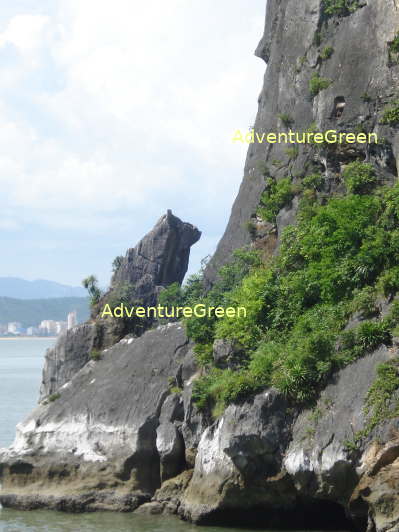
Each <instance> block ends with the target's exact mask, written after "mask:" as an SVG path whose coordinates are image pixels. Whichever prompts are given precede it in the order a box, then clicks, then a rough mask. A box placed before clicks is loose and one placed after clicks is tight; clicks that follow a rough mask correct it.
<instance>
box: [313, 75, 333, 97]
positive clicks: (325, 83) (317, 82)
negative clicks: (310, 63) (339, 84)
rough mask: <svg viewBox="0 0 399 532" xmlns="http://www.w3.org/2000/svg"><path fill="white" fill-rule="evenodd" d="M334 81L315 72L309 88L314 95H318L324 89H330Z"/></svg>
mask: <svg viewBox="0 0 399 532" xmlns="http://www.w3.org/2000/svg"><path fill="white" fill-rule="evenodd" d="M331 83H332V81H331V80H330V79H327V78H321V77H320V76H319V74H313V77H312V78H311V79H310V81H309V90H310V94H311V95H312V96H317V95H318V94H319V92H321V91H322V90H325V89H328V87H329V86H330V85H331Z"/></svg>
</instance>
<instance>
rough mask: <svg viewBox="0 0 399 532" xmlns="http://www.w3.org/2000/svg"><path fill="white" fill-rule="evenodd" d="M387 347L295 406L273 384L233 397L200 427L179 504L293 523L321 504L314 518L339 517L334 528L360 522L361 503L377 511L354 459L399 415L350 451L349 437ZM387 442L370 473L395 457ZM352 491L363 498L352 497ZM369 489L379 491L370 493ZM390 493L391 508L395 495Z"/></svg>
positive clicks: (359, 423)
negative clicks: (248, 396)
mask: <svg viewBox="0 0 399 532" xmlns="http://www.w3.org/2000/svg"><path fill="white" fill-rule="evenodd" d="M394 356H398V353H397V352H396V351H395V352H394V351H392V350H390V349H388V348H386V347H381V348H380V349H378V350H377V351H376V352H374V353H373V354H370V355H368V356H366V357H365V358H363V359H360V360H358V361H357V362H355V363H353V364H351V365H350V366H348V367H347V368H345V369H344V370H342V371H340V372H339V373H338V374H336V375H335V376H334V378H333V379H332V382H331V383H330V384H329V385H328V386H327V387H326V389H325V390H324V391H323V392H322V393H321V395H320V398H319V400H318V401H317V404H315V405H314V407H313V408H312V409H305V410H303V411H301V410H299V409H297V408H295V409H293V408H292V406H291V405H289V404H288V403H287V402H286V401H285V400H284V398H283V397H282V396H281V395H279V394H278V393H277V392H276V391H274V390H267V391H266V392H264V393H262V394H260V395H258V396H257V397H256V398H255V399H254V400H253V401H251V402H250V403H245V404H243V405H239V406H230V407H229V408H228V409H227V410H226V412H225V413H224V415H223V416H222V417H221V418H220V419H219V420H218V421H217V422H215V423H214V424H213V425H211V426H210V427H209V428H207V429H206V430H205V431H204V432H203V434H202V437H201V440H200V442H199V445H198V453H197V458H196V462H195V469H194V475H193V478H192V481H191V482H190V484H189V486H188V488H187V489H186V491H185V492H184V494H183V496H182V500H181V506H180V509H179V512H180V514H181V515H183V516H184V517H185V518H188V519H190V520H193V521H195V522H198V523H207V522H215V521H216V522H218V521H220V522H228V521H229V516H231V515H234V516H235V517H234V519H235V520H236V522H237V519H241V520H242V521H243V522H246V521H247V520H248V519H251V515H253V512H254V511H256V520H257V523H258V524H261V523H263V524H264V526H277V525H276V524H277V523H278V526H279V527H280V526H281V525H283V524H286V525H287V526H290V525H291V526H294V525H295V526H297V527H298V523H303V525H304V526H306V525H309V522H311V523H312V524H313V525H314V524H315V519H316V518H315V514H316V513H319V514H320V510H321V509H323V508H324V509H325V511H326V513H325V517H326V520H325V521H324V522H323V520H320V521H319V526H320V528H323V527H326V526H330V525H331V524H332V523H333V522H334V518H335V517H336V518H337V520H336V522H335V523H334V524H335V525H336V526H337V528H338V527H339V526H343V525H344V524H345V521H346V520H347V522H346V525H348V523H349V519H350V518H351V519H353V521H354V522H356V523H357V524H358V525H359V526H360V527H362V528H363V529H365V525H366V523H367V517H368V512H370V515H373V514H374V513H377V515H380V511H379V506H378V501H374V500H373V498H372V497H371V496H370V494H371V493H374V492H373V491H372V490H371V489H369V490H367V489H365V488H364V486H365V485H368V484H370V473H367V472H365V467H364V466H363V467H362V465H361V464H362V462H364V461H365V457H366V456H367V455H368V454H369V453H370V451H369V449H370V446H372V445H373V444H372V442H373V441H375V439H376V438H378V440H379V442H380V443H379V445H380V446H382V447H384V445H385V443H387V444H388V442H389V439H390V431H391V430H392V429H393V428H395V427H396V428H399V420H398V419H396V420H393V421H390V422H389V423H387V424H386V425H385V426H384V427H380V428H379V429H378V430H377V431H376V432H374V433H373V434H370V435H369V437H368V438H367V439H366V440H365V441H364V442H363V444H362V445H361V446H359V448H358V449H357V450H356V451H353V449H352V448H351V447H350V446H349V447H348V442H350V441H353V439H354V435H355V433H356V432H358V431H360V430H362V428H363V427H364V424H365V414H364V400H365V397H366V395H367V392H368V390H369V388H370V386H371V384H372V383H373V381H374V379H375V375H376V367H377V365H378V364H379V363H381V362H385V361H387V360H390V359H391V358H392V357H394ZM354 383H355V385H354ZM384 442H385V443H384ZM388 445H389V444H388ZM389 448H390V449H391V452H390V454H389V456H388V453H387V452H386V454H385V458H384V460H385V461H383V462H381V463H380V466H379V467H377V469H376V466H374V475H375V474H376V473H377V472H379V471H380V470H381V468H382V467H383V466H384V467H387V466H388V467H393V468H395V467H397V463H396V465H394V464H395V460H396V459H397V458H398V456H399V454H398V453H397V449H398V447H397V446H395V447H394V448H392V446H391V447H389ZM373 463H375V462H373ZM384 471H385V478H384V477H383V476H382V475H380V477H381V476H382V478H379V483H380V484H381V485H382V486H381V488H379V489H381V491H384V490H385V492H386V493H388V494H390V497H391V498H392V496H393V493H392V485H390V484H389V481H388V478H389V473H388V472H387V470H386V469H385V470H384ZM395 478H396V475H394V476H393V479H392V481H394V482H395V480H394V479H395ZM373 482H374V481H373ZM356 494H357V495H356ZM354 497H357V499H358V500H361V504H358V505H357V506H355V504H354V503H353V498H354ZM374 497H375V498H377V499H378V497H376V494H375V493H374ZM385 499H386V497H385ZM385 499H384V500H385ZM393 499H394V501H396V502H395V505H394V508H393V509H392V513H393V514H394V509H395V508H396V505H397V499H396V497H395V496H393ZM366 502H367V504H366ZM329 508H330V510H331V511H330V512H328V511H327V510H328V509H329ZM395 511H396V510H395ZM320 515H321V514H320ZM300 516H301V517H300ZM334 516H335V517H334ZM298 519H299V521H298ZM394 519H396V514H394ZM377 530H385V528H381V527H377Z"/></svg>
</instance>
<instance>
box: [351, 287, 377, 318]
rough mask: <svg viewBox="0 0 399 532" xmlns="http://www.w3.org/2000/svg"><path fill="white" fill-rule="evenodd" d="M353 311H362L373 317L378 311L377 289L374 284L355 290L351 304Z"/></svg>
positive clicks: (364, 314) (367, 316)
mask: <svg viewBox="0 0 399 532" xmlns="http://www.w3.org/2000/svg"><path fill="white" fill-rule="evenodd" d="M351 310H352V312H360V313H361V314H362V316H363V317H365V318H372V317H373V316H375V315H376V313H377V306H376V291H375V289H374V287H372V286H365V287H364V288H363V289H362V290H355V291H354V298H353V301H352V304H351Z"/></svg>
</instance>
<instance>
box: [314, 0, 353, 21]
mask: <svg viewBox="0 0 399 532" xmlns="http://www.w3.org/2000/svg"><path fill="white" fill-rule="evenodd" d="M359 7H360V2H359V0H323V1H322V8H323V13H324V14H325V15H327V16H329V17H331V16H333V15H337V16H339V17H345V16H347V15H350V14H351V13H353V12H354V11H356V10H357V9H359Z"/></svg>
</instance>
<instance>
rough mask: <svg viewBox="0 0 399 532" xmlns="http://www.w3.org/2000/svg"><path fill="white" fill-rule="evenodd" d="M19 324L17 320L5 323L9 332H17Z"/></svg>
mask: <svg viewBox="0 0 399 532" xmlns="http://www.w3.org/2000/svg"><path fill="white" fill-rule="evenodd" d="M20 328H21V324H20V323H19V322H18V321H12V322H10V323H9V324H8V325H7V332H8V333H10V334H17V333H18V329H20Z"/></svg>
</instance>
